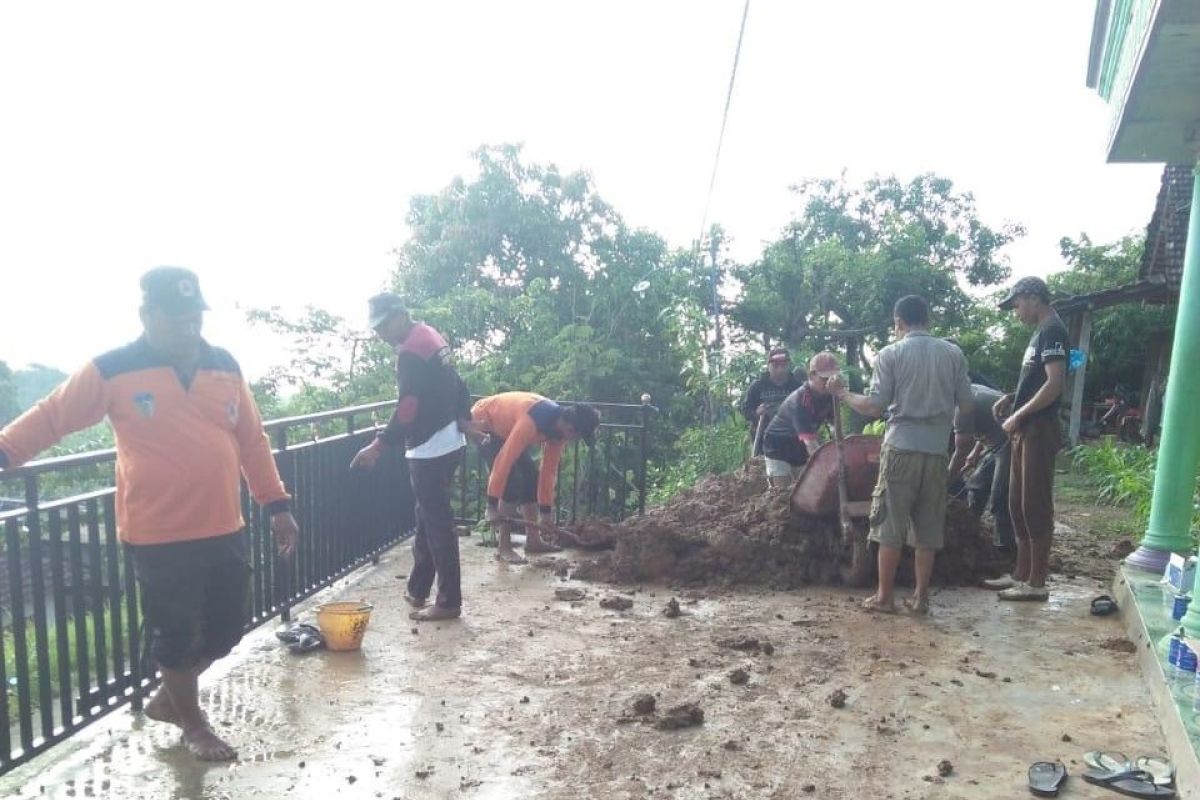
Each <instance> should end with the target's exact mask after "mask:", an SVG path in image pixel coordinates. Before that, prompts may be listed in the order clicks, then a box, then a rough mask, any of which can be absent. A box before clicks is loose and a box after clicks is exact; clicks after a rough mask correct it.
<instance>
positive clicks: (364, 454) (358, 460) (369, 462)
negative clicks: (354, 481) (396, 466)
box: [350, 439, 383, 470]
mask: <svg viewBox="0 0 1200 800" xmlns="http://www.w3.org/2000/svg"><path fill="white" fill-rule="evenodd" d="M382 455H383V442H381V441H379V440H378V439H374V440H372V442H371V443H370V444H369V445H367V446H366V447H364V448H363V449H362V450H359V451H358V452H357V453H356V454H355V455H354V458H353V460H351V462H350V469H352V470H354V469H366V470H371V469H374V468H375V462H377V461H378V460H379V457H380V456H382Z"/></svg>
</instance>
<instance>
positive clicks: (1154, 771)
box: [1133, 756, 1175, 786]
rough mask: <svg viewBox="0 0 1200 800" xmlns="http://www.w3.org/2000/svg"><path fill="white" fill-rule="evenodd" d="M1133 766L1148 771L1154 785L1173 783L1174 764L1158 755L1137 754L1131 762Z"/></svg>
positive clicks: (1169, 784) (1170, 784)
mask: <svg viewBox="0 0 1200 800" xmlns="http://www.w3.org/2000/svg"><path fill="white" fill-rule="evenodd" d="M1133 768H1134V769H1138V770H1141V771H1142V772H1148V773H1150V776H1151V777H1152V778H1153V780H1154V783H1155V785H1157V786H1174V785H1175V765H1174V764H1172V763H1171V762H1170V761H1168V760H1167V759H1165V758H1160V757H1159V756H1138V758H1137V759H1136V760H1134V762H1133Z"/></svg>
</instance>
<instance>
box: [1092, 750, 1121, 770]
mask: <svg viewBox="0 0 1200 800" xmlns="http://www.w3.org/2000/svg"><path fill="white" fill-rule="evenodd" d="M1083 763H1085V764H1087V765H1088V766H1089V767H1091V768H1092V769H1094V770H1096V771H1098V772H1128V771H1129V770H1131V769H1133V763H1132V762H1131V761H1130V760H1129V758H1128V757H1127V756H1126V755H1125V754H1124V753H1118V752H1116V751H1115V750H1108V751H1106V750H1089V751H1088V752H1086V753H1084V754H1083Z"/></svg>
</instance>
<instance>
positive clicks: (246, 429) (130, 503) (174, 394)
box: [0, 339, 289, 544]
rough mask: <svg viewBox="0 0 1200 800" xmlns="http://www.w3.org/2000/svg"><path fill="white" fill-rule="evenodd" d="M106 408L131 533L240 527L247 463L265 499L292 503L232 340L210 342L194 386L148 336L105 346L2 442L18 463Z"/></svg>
mask: <svg viewBox="0 0 1200 800" xmlns="http://www.w3.org/2000/svg"><path fill="white" fill-rule="evenodd" d="M106 416H107V417H108V420H109V422H110V424H111V425H112V427H113V431H114V432H115V434H116V442H117V468H116V473H117V497H116V507H117V530H118V532H119V533H120V537H121V540H122V541H125V542H127V543H130V544H160V543H165V542H175V541H185V540H190V539H204V538H208V537H212V536H220V535H222V534H227V533H233V532H234V531H237V530H240V529H241V528H242V527H243V526H244V525H245V520H244V519H243V518H242V508H241V505H242V504H241V475H242V473H243V472H244V474H245V476H246V482H247V484H248V485H249V487H250V491H251V493H252V494H253V495H254V498H255V499H256V500H257V501H258V502H259V503H261V504H263V505H265V506H267V507H268V508H269V509H270V510H272V511H277V510H283V509H285V508H286V507H287V501H288V499H289V498H288V493H287V490H286V489H285V488H284V486H283V482H282V481H281V480H280V478H279V471H278V470H277V468H276V466H275V458H274V456H273V455H272V454H271V446H270V443H269V441H268V440H267V436H266V433H265V432H264V431H263V426H262V419H261V417H260V416H259V413H258V407H257V406H256V405H255V403H254V397H253V396H252V395H251V393H250V389H249V387H248V386H247V385H246V381H245V380H244V379H243V378H242V375H241V370H240V369H239V367H238V365H237V362H236V361H234V359H233V357H232V356H230V355H229V353H227V352H225V351H224V350H221V349H219V348H215V347H210V346H208V345H207V344H206V345H204V350H203V354H202V356H201V360H200V364H199V367H198V369H197V370H196V373H195V375H194V376H193V377H192V380H191V382H190V385H189V386H187V387H184V385H183V383H182V382H181V381H180V378H179V376H178V375H177V374H176V372H175V370H174V369H173V368H172V367H171V366H170V365H169V364H167V363H166V362H165V361H164V360H163V359H162V358H161V357H160V356H159V355H158V354H157V353H155V351H154V350H153V349H151V347H150V346H149V345H148V344H147V343H146V341H145V340H144V339H139V340H138V341H136V342H134V343H132V344H130V345H127V346H125V347H122V348H119V349H117V350H114V351H112V352H109V353H106V354H104V355H102V356H100V357H99V358H97V359H95V360H94V361H92V362H90V363H89V364H87V365H86V366H84V367H83V368H82V369H81V370H79V371H78V372H76V373H75V374H74V375H72V376H71V377H70V378H68V379H67V380H66V381H65V382H64V383H63V384H62V385H61V386H59V387H58V388H57V389H55V390H54V391H53V392H52V393H51V394H49V395H48V396H46V397H45V398H43V399H42V400H40V401H39V402H38V403H37V404H36V405H35V406H34V407H33V408H31V409H29V410H28V411H26V412H25V413H24V414H22V415H21V416H20V417H18V418H17V419H16V420H14V421H13V422H12V423H11V424H10V425H8V426H7V427H6V428H4V430H2V431H0V451H2V452H3V453H4V455H5V456H6V457H7V461H8V463H9V465H10V466H19V465H20V464H22V463H24V462H25V461H28V460H30V459H32V458H33V457H34V456H36V455H37V454H38V453H39V452H41V451H42V450H44V449H46V448H47V447H50V446H51V445H53V444H54V443H55V442H57V441H58V440H59V439H61V438H62V437H64V436H66V435H67V434H69V433H72V432H74V431H77V430H81V429H83V428H87V427H89V426H91V425H94V424H96V423H97V422H99V421H100V420H102V419H104V417H106Z"/></svg>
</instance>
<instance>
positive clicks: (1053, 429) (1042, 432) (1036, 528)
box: [1008, 415, 1062, 586]
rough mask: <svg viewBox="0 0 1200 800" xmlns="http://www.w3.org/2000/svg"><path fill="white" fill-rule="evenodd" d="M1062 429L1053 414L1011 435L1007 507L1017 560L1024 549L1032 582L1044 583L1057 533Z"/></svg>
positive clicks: (1038, 584)
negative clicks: (1057, 469) (1057, 458)
mask: <svg viewBox="0 0 1200 800" xmlns="http://www.w3.org/2000/svg"><path fill="white" fill-rule="evenodd" d="M1061 447H1062V431H1061V430H1060V428H1059V426H1058V419H1057V418H1055V417H1053V416H1045V415H1043V416H1040V417H1036V418H1034V419H1032V420H1030V421H1029V422H1026V423H1025V424H1024V425H1022V426H1021V427H1020V429H1019V430H1018V431H1017V432H1016V434H1015V435H1013V437H1012V465H1011V467H1010V469H1009V487H1008V494H1009V497H1008V508H1009V511H1010V513H1011V514H1012V521H1013V529H1014V531H1015V532H1016V538H1017V551H1018V552H1017V559H1018V562H1020V561H1021V550H1025V551H1026V553H1028V557H1029V558H1030V563H1031V564H1032V573H1031V578H1030V582H1031V583H1032V584H1033V585H1034V586H1041V585H1042V581H1044V580H1045V577H1046V571H1047V564H1048V563H1049V560H1050V541H1051V539H1052V538H1053V536H1054V459H1055V456H1057V455H1058V451H1059V448H1061Z"/></svg>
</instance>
